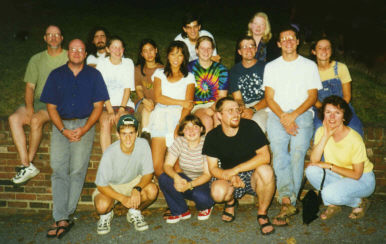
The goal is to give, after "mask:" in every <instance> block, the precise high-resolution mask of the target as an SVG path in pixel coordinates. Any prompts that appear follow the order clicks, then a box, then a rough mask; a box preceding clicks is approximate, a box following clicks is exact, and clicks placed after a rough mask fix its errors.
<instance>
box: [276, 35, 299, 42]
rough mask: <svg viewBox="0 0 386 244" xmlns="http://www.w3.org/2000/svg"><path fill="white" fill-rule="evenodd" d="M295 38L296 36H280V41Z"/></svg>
mask: <svg viewBox="0 0 386 244" xmlns="http://www.w3.org/2000/svg"><path fill="white" fill-rule="evenodd" d="M295 40H296V37H294V36H283V37H282V38H280V41H281V42H286V41H288V42H289V41H295Z"/></svg>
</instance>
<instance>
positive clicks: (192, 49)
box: [174, 30, 217, 62]
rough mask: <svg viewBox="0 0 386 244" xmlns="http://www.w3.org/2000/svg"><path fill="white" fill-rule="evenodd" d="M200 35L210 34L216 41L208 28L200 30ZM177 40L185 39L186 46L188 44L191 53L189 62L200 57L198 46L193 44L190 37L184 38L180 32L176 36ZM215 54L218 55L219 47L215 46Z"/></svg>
mask: <svg viewBox="0 0 386 244" xmlns="http://www.w3.org/2000/svg"><path fill="white" fill-rule="evenodd" d="M198 36H199V37H201V36H209V37H210V38H212V39H213V41H214V37H213V35H212V34H210V32H209V31H206V30H200V31H199V32H198ZM174 40H175V41H183V42H184V43H185V44H186V46H188V49H189V54H190V57H189V62H190V61H192V60H195V59H198V57H197V53H196V46H195V45H193V44H192V43H191V42H190V41H189V38H188V37H186V38H183V37H182V35H181V34H178V36H176V38H174ZM213 56H217V49H216V48H215V49H214V50H213Z"/></svg>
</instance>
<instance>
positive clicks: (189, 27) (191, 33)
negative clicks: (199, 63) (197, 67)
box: [174, 13, 221, 63]
mask: <svg viewBox="0 0 386 244" xmlns="http://www.w3.org/2000/svg"><path fill="white" fill-rule="evenodd" d="M201 36H209V37H210V38H212V39H213V41H214V37H213V35H212V34H210V33H209V32H208V31H206V30H201V22H200V18H199V17H198V16H195V15H192V14H190V13H187V14H186V15H185V17H184V19H183V22H182V32H181V33H180V34H178V35H177V36H176V38H174V40H175V41H183V42H184V43H185V44H186V46H187V47H188V49H189V54H190V57H189V62H190V61H192V60H195V59H197V58H198V57H197V53H196V42H197V40H198V38H199V37H201ZM211 59H212V60H213V61H215V62H218V63H219V62H220V60H221V57H220V55H218V54H217V49H216V48H215V49H214V50H213V56H212V58H211Z"/></svg>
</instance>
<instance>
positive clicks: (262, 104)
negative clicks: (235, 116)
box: [253, 97, 268, 110]
mask: <svg viewBox="0 0 386 244" xmlns="http://www.w3.org/2000/svg"><path fill="white" fill-rule="evenodd" d="M267 106H268V105H267V100H265V97H264V98H263V99H261V100H260V101H259V102H258V103H256V104H255V106H253V107H255V109H256V110H261V109H263V108H266V107H267Z"/></svg>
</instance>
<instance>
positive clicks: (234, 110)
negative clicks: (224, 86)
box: [221, 108, 242, 114]
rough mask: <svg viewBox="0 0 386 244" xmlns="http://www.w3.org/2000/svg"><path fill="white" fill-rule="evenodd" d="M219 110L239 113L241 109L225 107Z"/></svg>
mask: <svg viewBox="0 0 386 244" xmlns="http://www.w3.org/2000/svg"><path fill="white" fill-rule="evenodd" d="M221 112H226V113H228V114H233V113H237V114H241V112H242V111H241V109H240V108H229V109H225V110H223V111H221Z"/></svg>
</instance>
